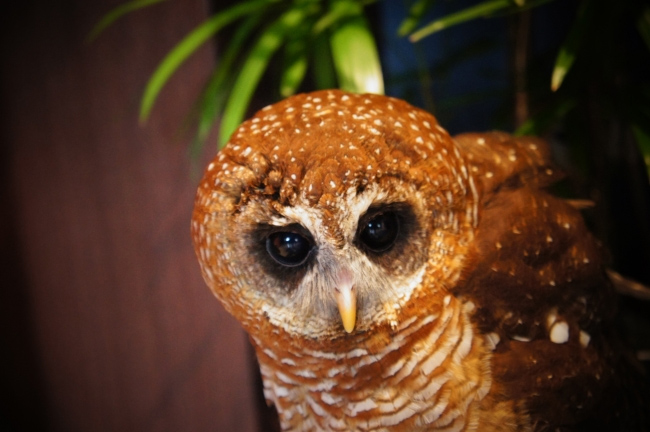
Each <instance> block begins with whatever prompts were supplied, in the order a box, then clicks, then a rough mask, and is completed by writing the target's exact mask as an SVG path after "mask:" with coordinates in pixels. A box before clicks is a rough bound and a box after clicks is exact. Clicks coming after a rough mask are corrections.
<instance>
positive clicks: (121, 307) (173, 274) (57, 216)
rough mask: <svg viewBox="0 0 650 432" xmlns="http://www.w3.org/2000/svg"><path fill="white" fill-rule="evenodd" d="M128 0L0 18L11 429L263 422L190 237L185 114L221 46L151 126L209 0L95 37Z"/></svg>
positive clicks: (6, 386) (5, 358) (245, 363)
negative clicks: (140, 116) (164, 71)
mask: <svg viewBox="0 0 650 432" xmlns="http://www.w3.org/2000/svg"><path fill="white" fill-rule="evenodd" d="M121 2H122V0H110V1H109V0H102V1H90V2H88V1H82V0H69V1H58V2H48V1H45V0H33V1H26V2H12V3H17V4H19V5H18V6H14V7H13V9H11V10H4V11H1V12H0V15H1V16H3V23H2V24H3V25H2V28H3V30H2V32H3V34H1V35H0V36H1V37H2V42H0V43H2V59H3V60H2V80H1V81H0V82H1V85H2V87H1V91H2V92H1V93H0V97H1V99H0V107H1V109H2V112H1V114H2V116H1V119H0V121H1V123H0V137H1V139H2V165H1V167H0V168H1V169H2V172H1V173H2V177H1V178H0V180H2V185H1V188H0V189H1V192H2V193H1V195H0V205H2V210H1V211H0V216H1V219H0V222H1V223H2V227H1V228H0V236H1V237H0V238H1V240H2V245H1V248H2V250H1V252H2V253H1V255H0V258H2V261H3V265H2V273H1V274H0V277H1V278H2V279H1V280H0V283H2V285H3V287H2V295H1V297H0V303H1V305H0V315H1V316H2V317H1V318H0V324H2V329H1V330H0V336H1V337H2V339H1V340H0V342H1V343H3V347H4V348H6V351H5V353H4V354H2V362H3V363H2V365H0V366H1V369H2V370H3V371H2V372H1V373H0V378H1V379H2V401H1V402H2V409H1V411H0V428H2V429H5V426H6V427H7V429H8V430H12V429H13V430H36V429H38V430H55V431H158V430H160V431H163V430H165V431H167V430H168V431H203V430H205V431H208V430H210V431H214V430H223V431H251V430H256V429H257V424H256V423H257V417H256V413H255V409H254V396H253V393H254V390H253V384H252V383H253V380H254V373H253V371H254V365H252V360H251V358H250V352H249V348H248V345H247V340H246V337H245V335H244V334H243V332H242V331H241V329H240V328H239V326H238V324H236V323H235V321H234V320H233V319H232V318H231V317H230V316H228V315H227V314H226V313H225V312H224V310H223V309H222V308H221V306H220V305H218V303H217V301H216V300H215V299H214V298H213V297H212V295H211V294H210V293H209V292H208V290H207V288H206V287H205V285H204V283H203V281H202V279H201V276H200V273H199V270H198V266H197V263H196V260H195V258H194V253H193V250H192V247H191V242H190V237H189V220H190V212H191V209H192V202H193V197H194V190H195V187H196V184H197V182H198V176H197V173H196V172H195V171H194V172H193V171H192V164H191V161H190V159H189V157H188V153H187V148H188V143H189V140H188V137H187V136H185V135H186V134H183V133H181V125H182V122H183V118H184V115H185V114H186V113H187V112H188V110H189V108H190V106H191V101H192V100H193V98H194V97H195V96H196V95H197V93H198V91H199V90H200V87H201V84H202V82H203V80H204V79H205V78H206V77H207V74H208V73H209V71H210V68H211V67H212V65H213V59H212V49H211V48H212V47H210V46H207V47H205V48H204V49H202V50H201V51H200V52H199V53H198V54H197V55H195V56H193V57H192V59H191V61H190V62H189V63H188V64H187V65H185V66H184V67H183V68H182V70H181V71H180V73H179V74H178V76H176V77H175V78H174V79H173V80H172V82H171V83H170V85H169V86H168V87H167V88H166V89H165V90H164V91H163V93H162V95H161V98H160V100H159V101H158V103H157V105H156V106H155V108H154V111H153V115H152V118H151V119H150V121H149V122H148V123H147V124H146V125H145V126H143V127H141V126H140V125H138V122H137V108H138V101H139V97H140V95H141V91H142V90H143V88H144V85H145V83H146V79H147V77H148V75H149V74H150V73H151V72H152V71H153V69H154V67H155V66H156V64H157V63H158V62H159V61H160V59H161V58H162V56H163V55H164V53H165V52H166V51H167V50H169V49H170V48H171V47H172V46H173V43H174V42H175V41H177V40H178V39H179V37H181V36H182V35H184V34H186V33H187V32H188V31H189V30H190V29H191V28H192V27H193V26H194V25H196V24H198V23H199V22H201V21H202V20H203V19H204V18H205V16H206V14H207V5H206V4H204V2H202V1H200V0H183V1H173V2H165V3H163V4H160V5H156V6H153V7H151V8H149V9H147V10H144V11H139V12H136V13H134V14H132V15H130V16H128V17H126V18H124V19H122V20H120V21H119V22H117V23H116V24H115V25H114V26H113V27H111V28H110V29H108V30H107V31H106V32H105V33H104V34H103V35H101V36H100V38H99V39H98V40H97V41H96V42H94V43H93V44H91V45H84V43H83V40H84V38H85V37H86V35H87V34H88V32H89V31H90V29H91V27H92V25H93V24H94V23H95V22H97V20H98V19H99V18H100V17H101V16H102V14H104V13H105V12H106V11H108V10H110V9H111V8H112V7H114V6H115V5H117V4H120V3H121ZM3 7H4V8H6V7H8V6H3ZM214 151H215V149H214V148H210V149H208V150H207V153H214Z"/></svg>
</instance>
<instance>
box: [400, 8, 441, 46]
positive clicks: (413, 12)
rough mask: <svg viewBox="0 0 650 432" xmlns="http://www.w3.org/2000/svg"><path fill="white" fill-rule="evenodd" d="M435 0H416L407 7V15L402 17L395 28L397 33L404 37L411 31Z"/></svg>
mask: <svg viewBox="0 0 650 432" xmlns="http://www.w3.org/2000/svg"><path fill="white" fill-rule="evenodd" d="M434 3H435V0H417V1H416V2H414V3H413V4H412V5H411V7H410V8H409V12H408V16H407V17H406V18H404V20H403V21H402V24H400V26H399V29H398V30H397V35H398V36H400V37H404V36H406V35H407V34H409V33H411V32H413V30H415V28H416V27H417V25H418V23H419V22H420V20H421V19H422V17H423V16H424V14H425V13H427V11H428V10H430V9H431V8H432V7H433V4H434Z"/></svg>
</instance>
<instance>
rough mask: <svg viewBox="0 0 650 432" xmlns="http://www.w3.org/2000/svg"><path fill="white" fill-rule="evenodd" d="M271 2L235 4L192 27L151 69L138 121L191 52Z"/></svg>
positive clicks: (260, 0)
mask: <svg viewBox="0 0 650 432" xmlns="http://www.w3.org/2000/svg"><path fill="white" fill-rule="evenodd" d="M272 2H273V0H251V1H247V2H244V3H238V4H237V5H235V6H232V7H231V8H229V9H226V10H225V11H223V12H220V13H218V14H216V15H214V16H213V17H211V18H210V19H208V20H207V21H205V22H204V23H203V24H201V25H199V26H198V27H196V28H195V29H194V30H192V31H191V32H190V34H188V35H187V36H185V37H184V38H183V39H182V40H181V41H180V42H179V43H178V44H177V45H176V46H175V47H174V48H173V49H172V50H171V51H170V52H169V53H168V54H167V55H166V56H165V58H164V59H163V61H162V62H161V63H160V65H159V66H158V68H157V69H156V70H155V72H154V73H153V75H152V76H151V78H150V79H149V81H148V82H147V86H146V88H145V90H144V95H143V96H142V100H141V102H140V121H141V122H144V121H146V119H147V118H148V117H149V113H150V112H151V108H152V107H153V104H154V102H155V101H156V98H157V97H158V94H159V93H160V90H161V89H162V88H163V86H164V85H165V84H166V83H167V81H168V80H169V78H170V77H171V76H172V75H173V73H174V72H175V71H176V70H177V69H178V67H179V66H180V65H181V64H183V62H184V61H185V60H186V59H187V58H188V57H189V56H190V55H191V54H192V53H194V52H195V51H196V50H197V49H198V48H199V47H200V46H201V45H202V44H203V43H204V42H206V41H207V40H208V39H210V38H211V37H212V36H214V34H216V33H217V32H218V31H219V30H221V29H222V28H223V27H225V26H226V25H228V24H230V23H231V22H233V21H234V20H236V19H238V18H240V17H241V16H243V15H247V14H252V13H254V12H256V11H258V10H259V9H262V8H264V7H266V6H268V5H269V4H271V3H272Z"/></svg>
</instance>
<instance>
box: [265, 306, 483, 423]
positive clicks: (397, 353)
mask: <svg viewBox="0 0 650 432" xmlns="http://www.w3.org/2000/svg"><path fill="white" fill-rule="evenodd" d="M452 303H453V304H452ZM466 309H467V308H466V307H463V306H462V305H461V304H460V303H459V302H456V301H455V300H454V301H453V302H451V303H450V304H448V305H447V307H445V308H443V309H441V311H440V313H439V314H432V315H429V316H425V317H421V318H417V317H412V318H410V319H407V320H405V321H402V322H401V323H400V324H399V325H398V327H397V329H396V330H395V331H394V332H392V334H390V335H387V336H388V337H385V338H384V339H383V340H384V343H382V344H377V340H376V339H375V338H373V339H372V340H370V339H366V340H365V341H364V340H361V342H360V343H358V344H356V345H354V346H350V347H349V350H347V351H319V350H311V349H310V350H302V351H300V352H293V351H292V350H291V349H287V350H286V351H279V350H278V349H276V350H271V349H270V348H269V346H268V345H267V346H262V345H258V346H257V352H258V358H259V360H260V365H261V370H262V375H263V378H264V389H265V396H266V398H267V400H268V401H269V402H272V403H273V404H274V405H275V406H276V408H277V409H278V413H279V416H280V421H281V423H282V426H283V429H291V428H296V429H298V430H409V431H413V430H429V429H435V428H439V427H443V426H452V425H453V426H455V427H456V426H457V427H460V428H461V429H463V427H467V426H469V427H468V428H467V429H466V430H474V427H475V426H472V425H476V424H478V422H479V419H478V416H479V411H480V410H479V409H478V408H477V407H478V405H479V404H480V403H481V401H482V400H483V399H484V397H485V395H486V394H487V393H488V392H489V390H490V386H491V375H490V370H489V350H487V349H486V348H485V346H484V344H483V340H482V338H481V337H480V336H479V335H477V334H475V331H474V329H473V327H472V324H471V322H470V320H469V317H468V312H467V310H466ZM377 337H378V336H377ZM276 348H278V347H277V346H276Z"/></svg>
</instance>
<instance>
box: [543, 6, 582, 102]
mask: <svg viewBox="0 0 650 432" xmlns="http://www.w3.org/2000/svg"><path fill="white" fill-rule="evenodd" d="M589 3H590V2H589V1H585V2H582V5H581V7H580V10H579V11H578V16H577V18H576V20H575V22H574V23H573V26H572V27H571V30H569V35H568V36H567V38H566V40H565V41H564V43H563V44H562V46H561V47H560V51H559V52H558V54H557V59H556V60H555V66H554V67H553V74H552V76H551V90H552V91H557V89H559V88H560V86H561V85H562V82H563V81H564V77H565V76H566V74H567V73H568V72H569V69H571V66H573V62H574V61H575V59H576V54H577V52H578V49H579V48H580V45H581V44H582V41H583V39H584V36H585V34H586V33H587V32H586V29H587V21H586V17H587V14H588V13H589Z"/></svg>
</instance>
